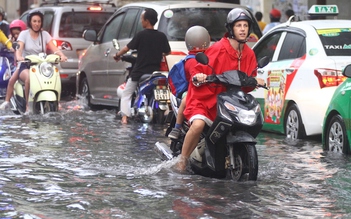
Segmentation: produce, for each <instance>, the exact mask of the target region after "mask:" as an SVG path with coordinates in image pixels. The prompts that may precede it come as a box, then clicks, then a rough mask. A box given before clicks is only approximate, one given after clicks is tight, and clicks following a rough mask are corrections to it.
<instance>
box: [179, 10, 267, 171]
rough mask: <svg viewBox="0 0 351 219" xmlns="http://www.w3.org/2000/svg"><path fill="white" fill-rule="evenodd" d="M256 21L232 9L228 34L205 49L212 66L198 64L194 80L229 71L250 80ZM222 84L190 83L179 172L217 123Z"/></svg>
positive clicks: (262, 83) (258, 79) (242, 12)
mask: <svg viewBox="0 0 351 219" xmlns="http://www.w3.org/2000/svg"><path fill="white" fill-rule="evenodd" d="M252 25H253V20H252V17H251V15H250V14H249V13H248V12H247V11H246V10H245V9H243V8H235V9H232V10H231V11H230V12H229V13H228V15H227V22H226V28H227V33H226V34H225V36H224V37H223V38H222V39H221V40H220V41H218V42H216V43H214V44H213V45H212V46H211V47H209V48H208V49H207V50H206V52H205V53H206V55H207V56H208V58H209V65H210V66H212V67H213V69H211V68H210V67H209V66H207V65H202V64H197V65H196V66H195V67H194V68H192V69H191V71H190V75H191V78H194V77H196V79H197V81H198V83H200V84H201V83H202V82H204V81H205V80H206V77H207V75H211V74H213V73H216V74H221V73H223V72H225V71H228V70H236V69H237V70H240V71H243V72H245V73H247V74H248V75H249V76H251V77H255V76H256V74H257V72H256V66H257V61H256V56H255V54H254V52H253V50H252V49H251V48H250V47H249V46H247V45H246V42H247V39H248V37H249V35H250V32H251V31H252ZM256 80H257V84H260V85H264V84H265V82H264V80H263V79H260V78H256ZM225 89H226V88H225V87H224V86H222V85H216V86H213V85H211V84H203V85H201V86H197V84H196V85H195V84H193V83H189V88H188V94H187V100H186V108H185V110H184V117H185V118H186V119H187V120H188V121H189V122H190V123H191V126H190V128H189V131H188V132H187V134H186V136H185V139H184V143H183V147H182V152H181V156H180V158H179V161H178V163H177V169H178V170H180V171H184V170H185V169H186V167H187V163H188V158H189V156H190V154H191V153H192V151H193V150H194V149H195V147H196V145H197V144H198V142H199V139H200V135H201V132H202V131H203V129H204V127H205V125H206V124H207V125H211V124H212V122H213V121H214V119H215V117H216V114H217V109H216V103H217V94H219V93H221V92H223V91H225ZM252 90H253V88H249V87H247V88H246V87H244V88H243V91H244V92H250V91H252Z"/></svg>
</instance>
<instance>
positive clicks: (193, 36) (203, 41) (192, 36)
mask: <svg viewBox="0 0 351 219" xmlns="http://www.w3.org/2000/svg"><path fill="white" fill-rule="evenodd" d="M210 43H211V37H210V34H209V33H208V31H207V30H206V28H204V27H202V26H192V27H190V28H189V29H188V30H187V31H186V33H185V44H186V48H187V49H188V51H192V52H203V51H205V50H206V49H207V48H208V47H209V46H210Z"/></svg>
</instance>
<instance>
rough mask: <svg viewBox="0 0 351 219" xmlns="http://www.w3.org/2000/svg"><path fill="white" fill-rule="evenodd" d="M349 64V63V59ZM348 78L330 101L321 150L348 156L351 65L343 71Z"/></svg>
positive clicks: (350, 136) (350, 134) (350, 123)
mask: <svg viewBox="0 0 351 219" xmlns="http://www.w3.org/2000/svg"><path fill="white" fill-rule="evenodd" d="M349 63H351V58H350V61H349ZM343 75H344V76H346V77H348V78H347V79H346V80H345V82H344V83H342V84H341V85H340V86H339V87H338V88H337V89H336V90H335V93H334V95H333V97H332V99H331V100H330V104H329V106H328V109H327V112H326V113H325V117H324V122H323V133H322V143H323V149H324V150H327V151H332V152H336V153H344V154H350V153H351V149H350V142H351V141H350V140H351V109H350V103H351V101H350V98H351V64H349V65H347V66H346V67H345V69H344V70H343Z"/></svg>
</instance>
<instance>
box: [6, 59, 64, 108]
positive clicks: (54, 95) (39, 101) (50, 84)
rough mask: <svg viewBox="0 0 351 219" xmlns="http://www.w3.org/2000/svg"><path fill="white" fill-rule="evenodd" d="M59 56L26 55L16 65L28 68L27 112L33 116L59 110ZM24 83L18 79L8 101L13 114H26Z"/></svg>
mask: <svg viewBox="0 0 351 219" xmlns="http://www.w3.org/2000/svg"><path fill="white" fill-rule="evenodd" d="M59 62H60V56H58V55H54V54H50V55H47V54H45V53H39V54H38V55H28V56H26V57H25V60H24V61H22V62H18V65H20V64H21V65H23V64H24V65H27V66H28V67H29V78H30V90H29V98H28V104H29V110H30V111H31V112H33V113H34V114H44V113H47V112H56V111H58V108H59V101H60V97H61V78H60V73H59V70H58V68H57V66H56V65H57V64H58V63H59ZM24 89H25V86H24V82H23V81H21V80H20V79H18V80H17V81H16V83H15V85H14V94H13V96H12V97H11V99H10V102H11V104H12V110H13V112H14V113H15V114H24V113H25V112H26V97H25V91H24Z"/></svg>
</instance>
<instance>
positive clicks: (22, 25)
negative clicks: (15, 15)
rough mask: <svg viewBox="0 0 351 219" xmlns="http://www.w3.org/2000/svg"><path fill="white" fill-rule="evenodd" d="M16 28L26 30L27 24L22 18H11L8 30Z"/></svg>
mask: <svg viewBox="0 0 351 219" xmlns="http://www.w3.org/2000/svg"><path fill="white" fill-rule="evenodd" d="M14 28H17V29H19V30H20V31H22V30H26V29H27V25H26V23H24V22H23V21H22V20H18V19H16V20H13V21H12V22H11V24H10V31H12V29H14Z"/></svg>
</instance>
